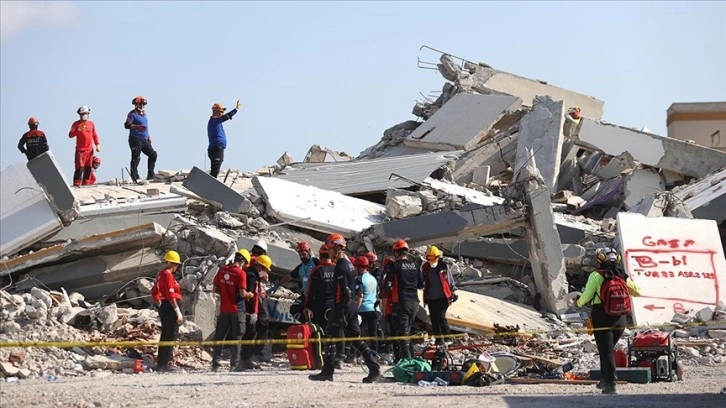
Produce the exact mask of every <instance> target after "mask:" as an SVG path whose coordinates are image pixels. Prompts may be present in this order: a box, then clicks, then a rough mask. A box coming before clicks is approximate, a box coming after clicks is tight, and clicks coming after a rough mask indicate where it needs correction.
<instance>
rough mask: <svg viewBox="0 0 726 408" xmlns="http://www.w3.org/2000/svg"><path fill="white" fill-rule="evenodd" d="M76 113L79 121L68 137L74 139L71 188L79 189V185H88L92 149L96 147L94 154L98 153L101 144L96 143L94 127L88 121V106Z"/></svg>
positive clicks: (74, 123)
mask: <svg viewBox="0 0 726 408" xmlns="http://www.w3.org/2000/svg"><path fill="white" fill-rule="evenodd" d="M76 112H77V113H78V116H79V117H80V119H79V120H77V121H75V122H73V124H72V125H71V131H70V132H68V137H69V138H74V137H75V138H76V155H75V165H76V170H75V172H74V173H73V186H74V187H80V186H81V184H83V185H88V184H89V181H88V179H89V178H90V177H91V166H92V165H93V162H92V160H93V147H94V146H95V147H96V152H100V151H101V143H100V142H99V141H98V133H96V125H94V124H93V122H91V121H90V120H89V119H88V116H89V115H90V114H91V109H89V108H88V106H81V107H80V108H78V110H77V111H76Z"/></svg>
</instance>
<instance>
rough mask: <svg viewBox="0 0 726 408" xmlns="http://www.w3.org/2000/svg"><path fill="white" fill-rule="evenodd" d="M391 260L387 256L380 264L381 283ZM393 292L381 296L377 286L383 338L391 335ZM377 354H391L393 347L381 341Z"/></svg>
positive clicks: (379, 288)
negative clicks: (381, 272)
mask: <svg viewBox="0 0 726 408" xmlns="http://www.w3.org/2000/svg"><path fill="white" fill-rule="evenodd" d="M392 263H393V258H392V257H390V256H387V257H385V258H384V259H383V262H382V263H381V269H382V271H383V281H385V277H386V274H387V273H388V271H389V270H390V267H391V264H392ZM392 294H393V292H388V294H387V295H386V296H382V295H381V285H379V286H378V297H379V302H380V307H381V331H383V337H384V338H386V337H389V336H391V335H392V334H393V328H392V327H391V315H393V303H392V302H391V295H392ZM378 349H379V352H381V353H383V352H385V353H389V354H390V353H392V352H393V345H392V344H391V342H390V341H382V342H380V344H379V345H378Z"/></svg>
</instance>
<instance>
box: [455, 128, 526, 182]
mask: <svg viewBox="0 0 726 408" xmlns="http://www.w3.org/2000/svg"><path fill="white" fill-rule="evenodd" d="M517 140H518V136H517V134H516V133H515V134H514V135H511V136H503V137H498V138H496V139H493V140H491V141H489V142H487V143H485V144H483V145H482V146H479V147H476V148H475V149H473V150H470V151H468V152H466V153H464V154H462V155H461V156H460V157H459V160H458V161H457V162H456V166H455V167H454V171H453V173H452V175H453V179H454V180H455V181H456V183H457V184H460V185H464V184H469V183H471V182H472V181H474V177H473V174H474V171H475V169H477V168H479V167H481V166H489V167H490V169H491V170H490V175H491V176H494V175H497V174H499V173H501V172H503V171H505V170H507V168H508V167H512V166H514V159H515V156H516V154H517Z"/></svg>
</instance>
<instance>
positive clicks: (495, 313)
mask: <svg viewBox="0 0 726 408" xmlns="http://www.w3.org/2000/svg"><path fill="white" fill-rule="evenodd" d="M456 293H457V294H458V295H459V300H458V301H456V302H455V303H452V304H451V306H449V309H448V310H447V311H446V318H447V320H448V321H449V325H450V326H451V328H452V329H454V330H460V331H464V332H468V333H480V334H481V333H487V332H491V331H493V330H494V324H498V325H501V326H510V325H519V327H520V328H521V329H522V330H523V331H539V330H549V329H550V328H549V327H548V325H547V324H546V322H545V320H544V319H543V318H542V317H541V316H542V315H541V313H539V312H538V311H536V310H535V309H534V308H532V307H531V306H526V305H522V304H519V303H514V302H509V301H506V300H499V299H495V298H493V297H490V296H486V295H480V294H477V293H473V292H470V291H467V290H463V289H459V290H458V291H456ZM419 298H422V295H421V294H419Z"/></svg>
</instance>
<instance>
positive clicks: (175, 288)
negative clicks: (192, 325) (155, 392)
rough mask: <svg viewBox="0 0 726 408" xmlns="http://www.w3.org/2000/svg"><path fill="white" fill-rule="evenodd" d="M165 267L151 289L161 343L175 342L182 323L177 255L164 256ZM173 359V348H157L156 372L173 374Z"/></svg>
mask: <svg viewBox="0 0 726 408" xmlns="http://www.w3.org/2000/svg"><path fill="white" fill-rule="evenodd" d="M164 262H166V266H165V267H164V269H163V270H162V271H161V272H159V275H157V276H156V281H155V282H154V287H153V288H151V297H152V298H153V299H154V301H155V302H156V303H158V304H159V318H160V319H161V337H160V338H159V341H161V342H172V341H176V339H177V336H178V335H179V325H180V324H182V322H183V321H184V316H182V313H181V310H180V309H179V301H180V300H181V298H182V296H181V290H180V288H179V283H178V282H177V281H176V279H174V272H176V270H177V268H178V267H179V265H180V264H181V259H180V258H179V253H178V252H176V251H169V252H167V253H166V254H165V255H164ZM173 357H174V347H173V346H166V345H165V346H159V352H158V357H157V362H156V371H159V372H173V371H176V369H175V368H173V367H172V366H171V365H169V364H170V363H171V360H172V359H173Z"/></svg>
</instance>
